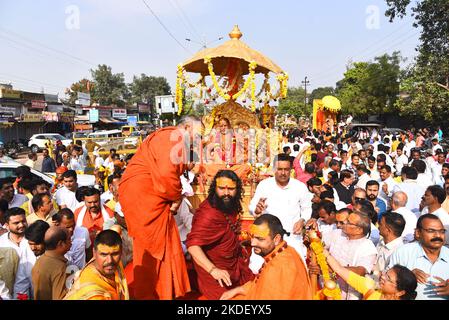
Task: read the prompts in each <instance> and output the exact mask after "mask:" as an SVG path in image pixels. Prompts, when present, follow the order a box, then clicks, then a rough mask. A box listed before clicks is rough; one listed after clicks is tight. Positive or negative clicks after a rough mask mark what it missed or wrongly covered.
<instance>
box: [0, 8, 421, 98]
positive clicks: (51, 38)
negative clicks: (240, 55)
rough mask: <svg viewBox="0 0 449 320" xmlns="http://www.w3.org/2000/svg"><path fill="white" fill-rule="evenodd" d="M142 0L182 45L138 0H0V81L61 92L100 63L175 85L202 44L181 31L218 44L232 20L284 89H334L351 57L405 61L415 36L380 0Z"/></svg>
mask: <svg viewBox="0 0 449 320" xmlns="http://www.w3.org/2000/svg"><path fill="white" fill-rule="evenodd" d="M146 2H147V4H148V5H149V6H150V8H151V9H152V10H153V11H154V12H155V13H156V15H157V16H158V17H159V19H160V20H161V21H162V22H163V23H164V25H165V26H166V27H167V28H168V29H169V30H170V32H171V33H172V34H173V35H174V37H175V38H176V39H177V40H178V41H179V42H180V43H181V45H180V44H178V43H177V42H176V41H175V40H174V39H173V38H171V37H170V36H169V34H168V33H167V32H166V31H165V30H164V29H163V27H162V26H161V25H160V24H159V23H158V21H157V20H156V19H155V18H154V16H153V15H152V14H151V13H150V11H149V10H148V9H147V8H146V7H145V5H144V3H143V1H142V0H128V1H123V0H90V1H88V0H71V1H66V0H61V1H54V0H34V1H33V0H1V1H0V82H9V81H11V82H12V83H13V85H14V87H16V88H18V89H22V90H32V91H41V88H44V90H45V92H48V93H58V92H59V93H60V95H62V93H63V91H64V88H66V87H69V86H70V84H71V83H73V82H76V81H78V80H79V79H81V78H83V77H89V76H90V72H89V69H90V68H93V67H95V66H96V65H97V64H103V63H105V64H108V65H110V66H111V67H112V71H113V72H123V73H124V74H125V78H126V80H127V81H131V79H132V77H133V75H139V74H140V73H145V74H147V75H154V76H165V77H166V78H167V79H168V81H169V83H170V85H171V86H172V88H173V89H174V83H175V78H176V65H177V64H178V63H180V62H183V61H185V60H187V59H188V58H189V57H190V56H191V55H192V54H193V53H194V52H196V51H198V50H199V49H200V48H201V45H200V44H196V43H193V42H187V41H186V40H185V38H191V39H194V40H195V41H198V42H203V41H204V39H205V41H206V42H212V41H214V40H216V39H217V38H218V37H220V36H223V37H224V40H222V41H219V42H214V43H213V44H211V46H216V45H219V44H220V43H223V42H224V41H225V40H227V39H228V33H229V32H230V31H231V29H232V27H233V25H234V24H238V25H239V27H240V30H241V31H242V33H243V38H242V39H241V40H243V41H245V42H246V43H247V44H248V45H249V46H251V47H252V48H253V49H256V50H258V51H261V52H262V53H264V54H265V55H267V56H268V57H270V58H271V59H272V60H273V61H274V62H276V63H277V64H278V65H279V66H280V67H281V68H283V69H284V70H285V71H287V72H288V73H289V75H290V82H289V84H290V86H299V85H301V81H302V80H304V77H305V76H307V77H308V79H309V80H310V88H311V89H313V88H316V87H320V86H335V83H336V81H338V80H339V79H341V78H342V77H343V73H344V71H345V69H346V65H347V63H348V62H349V61H367V60H370V59H372V58H374V57H375V56H376V55H380V54H383V53H384V52H388V53H392V52H393V51H394V50H400V51H401V52H402V54H403V56H404V57H407V58H408V61H407V63H410V62H411V61H412V60H413V57H414V56H415V55H416V52H415V49H414V48H415V47H416V46H417V44H418V43H419V40H418V39H419V30H418V29H415V28H413V27H412V22H413V21H412V18H410V17H406V18H405V19H403V20H396V21H395V22H393V23H389V22H388V19H387V18H386V17H385V15H384V12H385V9H386V5H385V1H384V0H315V1H312V0H309V1H304V0H298V1H293V0H277V1H269V0H259V1H255V0H246V1H244V0H239V1H237V0H227V1H219V0H209V1H207V0H146ZM77 11H78V12H79V19H78V20H77V19H76V12H77ZM377 12H378V15H376V13H377ZM74 17H75V18H74ZM77 21H79V24H78V23H76V22H77Z"/></svg>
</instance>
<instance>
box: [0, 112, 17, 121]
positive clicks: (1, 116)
mask: <svg viewBox="0 0 449 320" xmlns="http://www.w3.org/2000/svg"><path fill="white" fill-rule="evenodd" d="M11 118H14V113H13V112H8V111H0V122H8V121H9V119H11Z"/></svg>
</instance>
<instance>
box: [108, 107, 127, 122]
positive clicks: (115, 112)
mask: <svg viewBox="0 0 449 320" xmlns="http://www.w3.org/2000/svg"><path fill="white" fill-rule="evenodd" d="M126 115H127V113H126V109H112V117H113V118H115V119H124V120H126Z"/></svg>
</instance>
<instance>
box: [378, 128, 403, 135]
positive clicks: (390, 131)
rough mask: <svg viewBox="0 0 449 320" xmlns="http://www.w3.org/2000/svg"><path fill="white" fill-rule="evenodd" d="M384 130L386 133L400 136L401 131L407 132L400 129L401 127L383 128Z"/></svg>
mask: <svg viewBox="0 0 449 320" xmlns="http://www.w3.org/2000/svg"><path fill="white" fill-rule="evenodd" d="M382 132H383V133H386V134H392V135H395V136H399V134H400V133H405V132H406V131H405V130H402V129H399V128H383V129H382Z"/></svg>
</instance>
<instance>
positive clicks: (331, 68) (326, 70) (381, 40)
mask: <svg viewBox="0 0 449 320" xmlns="http://www.w3.org/2000/svg"><path fill="white" fill-rule="evenodd" d="M405 26H408V24H405V23H404V24H403V25H402V26H401V27H399V28H398V29H396V30H394V31H392V32H390V33H389V34H388V35H386V36H385V37H382V38H381V39H379V40H377V41H375V42H373V43H372V44H370V45H368V46H367V47H365V48H364V49H362V50H359V51H357V52H356V53H355V55H354V56H359V55H360V54H361V53H363V52H365V51H367V50H368V49H369V48H371V47H373V46H375V45H377V44H379V43H382V42H384V41H385V40H386V39H388V38H389V37H391V36H392V35H393V34H395V33H397V32H399V31H400V30H402V29H403V28H404V27H405ZM409 32H410V30H409V31H407V32H406V33H409ZM402 35H404V34H402ZM402 35H401V36H399V37H398V38H400V37H402ZM398 38H395V39H398ZM393 41H394V40H393ZM340 65H341V64H340V63H336V64H333V65H331V66H330V67H328V68H326V69H325V70H323V71H321V72H318V73H316V74H314V75H312V78H313V76H315V77H316V76H321V75H322V74H327V73H328V72H329V70H333V69H335V68H338V67H339V66H340Z"/></svg>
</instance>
